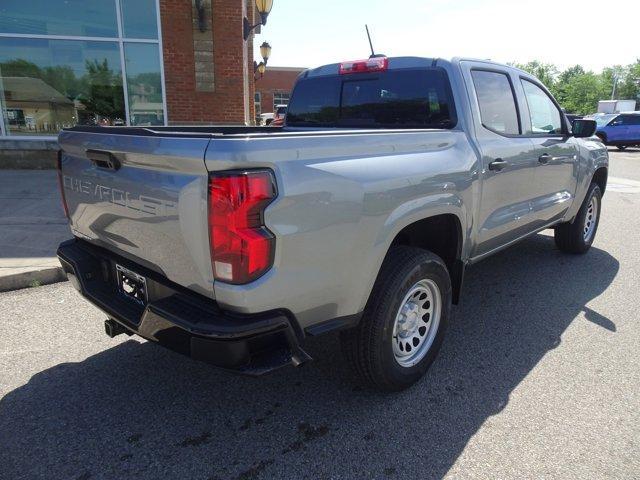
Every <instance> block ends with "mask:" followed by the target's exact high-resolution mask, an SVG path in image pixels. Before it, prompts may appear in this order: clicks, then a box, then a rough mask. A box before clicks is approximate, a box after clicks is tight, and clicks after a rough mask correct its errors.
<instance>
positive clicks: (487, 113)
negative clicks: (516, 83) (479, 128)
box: [471, 70, 520, 135]
mask: <svg viewBox="0 0 640 480" xmlns="http://www.w3.org/2000/svg"><path fill="white" fill-rule="evenodd" d="M471 76H472V78H473V85H474V86H475V90H476V95H477V97H478V105H479V106H480V117H481V119H482V125H484V126H485V127H486V128H488V129H489V130H493V131H494V132H497V133H502V134H507V135H518V134H519V133H520V125H519V122H518V110H517V109H516V101H515V97H514V95H513V90H512V89H511V82H510V81H509V77H508V76H507V75H506V74H505V73H500V72H489V71H485V70H472V71H471Z"/></svg>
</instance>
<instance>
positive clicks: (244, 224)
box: [209, 170, 276, 284]
mask: <svg viewBox="0 0 640 480" xmlns="http://www.w3.org/2000/svg"><path fill="white" fill-rule="evenodd" d="M274 198H276V184H275V180H274V178H273V174H272V173H271V172H270V171H268V170H249V171H243V172H230V173H224V174H221V175H212V176H211V177H209V245H210V247H211V263H212V265H213V275H214V277H215V279H216V280H221V281H223V282H227V283H234V284H242V283H248V282H251V281H253V280H255V279H257V278H258V277H260V276H261V275H263V274H264V273H265V272H266V271H267V270H269V268H271V265H272V264H273V252H274V248H275V237H274V236H273V234H272V233H271V232H270V231H269V230H268V229H267V228H266V227H265V226H264V210H265V208H266V207H267V205H269V204H270V203H271V202H272V201H273V199H274Z"/></svg>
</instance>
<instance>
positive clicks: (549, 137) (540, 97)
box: [518, 76, 579, 227]
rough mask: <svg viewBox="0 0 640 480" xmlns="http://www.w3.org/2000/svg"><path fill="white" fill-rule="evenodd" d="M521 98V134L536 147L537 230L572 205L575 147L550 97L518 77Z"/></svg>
mask: <svg viewBox="0 0 640 480" xmlns="http://www.w3.org/2000/svg"><path fill="white" fill-rule="evenodd" d="M518 90H520V91H519V92H518V94H519V95H522V96H524V99H525V102H524V103H525V108H524V112H523V115H522V116H523V130H524V133H525V134H526V135H528V136H530V138H531V141H532V142H533V144H534V146H535V155H536V157H537V164H536V167H535V175H534V186H535V192H534V195H533V196H532V197H531V209H532V214H533V215H534V217H535V218H536V222H537V224H538V226H540V227H542V226H544V225H545V224H547V223H549V222H551V221H553V220H556V219H559V218H561V217H562V216H563V215H564V213H565V212H566V211H567V209H568V208H569V206H570V205H571V203H572V200H573V197H574V195H575V191H576V186H577V174H578V153H579V152H578V146H577V144H576V141H575V138H574V137H571V136H570V135H569V131H568V126H567V123H566V121H565V120H564V115H563V113H562V111H561V110H560V108H559V107H558V105H557V104H556V102H555V101H554V100H553V98H552V97H551V96H550V95H549V93H548V92H547V91H546V90H545V89H544V88H543V87H542V86H541V85H540V84H538V83H537V81H535V80H534V79H533V78H524V77H522V76H521V77H520V79H519V84H518Z"/></svg>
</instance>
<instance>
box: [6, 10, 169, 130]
mask: <svg viewBox="0 0 640 480" xmlns="http://www.w3.org/2000/svg"><path fill="white" fill-rule="evenodd" d="M100 1H107V0H100ZM112 1H113V2H114V4H115V8H116V22H117V34H118V36H117V37H91V36H80V35H46V34H25V33H4V32H0V39H2V38H26V39H41V40H67V41H91V42H94V41H95V42H108V43H109V42H110V43H117V44H118V49H119V52H120V71H121V75H122V88H123V95H124V105H125V117H126V118H125V122H126V124H127V126H132V125H131V119H130V109H129V92H128V86H127V71H126V61H125V55H124V53H125V52H124V45H125V43H149V44H155V45H157V46H158V56H159V63H160V82H161V88H162V108H163V117H164V123H163V125H164V126H167V125H168V111H167V93H166V84H165V73H164V53H163V48H162V23H161V19H160V0H155V7H156V12H155V13H156V26H157V28H158V37H157V38H135V37H132V38H129V37H125V36H124V24H123V21H124V19H123V16H122V10H121V8H122V2H123V1H126V0H112ZM1 88H2V79H1V78H0V140H20V141H23V140H34V141H37V140H55V139H56V138H57V135H11V134H10V133H9V132H8V131H7V125H5V118H4V113H3V112H4V110H5V106H4V91H2V90H1Z"/></svg>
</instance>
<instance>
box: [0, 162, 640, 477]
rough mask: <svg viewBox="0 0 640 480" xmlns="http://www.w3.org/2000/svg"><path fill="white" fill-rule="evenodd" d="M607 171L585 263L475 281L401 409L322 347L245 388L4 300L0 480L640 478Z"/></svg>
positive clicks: (627, 216)
mask: <svg viewBox="0 0 640 480" xmlns="http://www.w3.org/2000/svg"><path fill="white" fill-rule="evenodd" d="M611 163H612V164H611V172H610V176H612V177H614V178H616V179H622V182H616V183H615V185H618V187H616V188H612V190H611V191H609V192H607V193H606V194H605V197H604V202H603V212H602V216H601V224H600V228H599V231H598V233H597V238H596V241H595V244H594V246H593V248H592V249H591V251H590V252H589V253H588V254H587V255H584V256H568V255H563V254H561V253H560V252H559V251H558V250H556V249H555V247H554V243H553V239H552V237H551V236H550V234H549V233H543V234H539V235H536V236H534V237H533V238H530V239H527V240H525V241H523V242H521V243H520V244H518V245H516V246H514V247H512V248H510V249H508V250H506V251H504V252H502V253H500V254H497V255H495V256H493V257H491V258H489V259H487V260H486V261H483V262H481V263H480V264H478V265H477V266H474V267H473V268H472V269H470V270H469V272H468V276H467V278H466V282H465V286H464V290H463V293H462V304H461V305H459V306H458V307H455V308H454V318H453V320H452V323H451V327H450V329H449V331H448V335H447V339H446V340H445V344H444V346H443V349H442V351H441V353H440V356H439V357H438V359H437V360H436V361H435V363H434V364H433V366H432V368H431V369H430V371H429V372H428V373H427V375H426V377H425V378H424V379H423V380H422V381H421V382H420V383H419V384H417V385H416V386H415V387H414V388H412V389H410V390H408V391H405V392H403V393H400V394H392V395H382V394H378V393H374V392H371V391H369V390H367V389H363V388H362V387H359V386H358V385H357V384H356V382H355V379H354V378H353V376H352V374H351V373H350V371H349V370H348V368H347V367H346V365H345V363H344V361H343V358H342V354H341V352H340V349H339V346H338V341H337V340H338V339H337V337H336V336H335V335H331V336H327V337H319V338H315V339H311V341H310V342H309V343H308V345H307V346H308V351H309V353H310V354H311V356H312V357H314V359H315V360H314V361H313V362H311V363H310V364H308V365H307V366H305V367H303V368H300V369H294V368H287V369H284V370H281V371H279V372H276V373H275V374H272V375H269V376H266V377H261V378H258V379H255V378H247V377H242V376H236V375H233V374H229V373H225V372H222V371H219V370H216V369H213V368H211V367H210V366H208V365H206V364H202V363H198V362H194V361H191V360H189V359H186V358H183V357H181V356H179V355H177V354H174V353H172V352H169V351H167V350H165V349H162V348H161V347H158V346H156V345H153V344H151V343H147V342H144V341H141V340H137V339H135V338H134V337H131V338H127V337H125V338H122V337H118V338H116V339H109V338H108V337H106V336H105V335H104V333H103V331H102V322H103V320H104V318H105V316H104V314H102V313H101V312H100V311H98V310H97V309H96V308H94V307H93V306H91V305H90V304H88V303H87V302H86V301H84V300H82V299H81V298H80V296H79V295H78V294H77V293H76V292H75V290H73V289H72V287H71V286H70V285H69V284H68V283H60V284H56V285H50V286H44V287H38V288H34V289H25V290H20V291H15V292H8V293H2V294H0V372H1V373H0V478H1V479H3V480H4V479H12V480H13V479H23V478H24V479H40V478H42V479H52V478H55V479H67V478H69V479H83V480H88V479H91V480H93V479H114V478H116V479H158V478H171V479H174V478H175V479H185V480H186V479H202V480H205V479H244V480H247V479H267V478H282V479H284V478H287V479H289V478H291V479H304V478H309V479H342V478H358V479H365V478H366V479H369V478H376V479H387V478H391V479H392V478H420V479H431V478H442V477H445V478H452V479H453V478H455V479H458V478H463V479H471V478H473V479H476V478H477V479H487V478H492V479H493V478H495V479H498V478H499V479H526V478H536V479H541V478H553V479H563V480H564V479H580V480H584V479H630V480H631V479H637V478H638V477H640V368H639V365H640V313H639V310H640V309H639V307H640V300H639V297H638V292H639V291H640V274H639V273H638V272H639V271H640V215H638V213H639V212H640V189H638V188H635V189H634V188H626V187H625V185H626V186H627V187H628V186H632V187H633V185H634V183H633V182H631V183H629V182H628V181H633V180H636V181H637V180H640V151H638V150H636V151H635V152H632V151H628V152H623V153H617V152H615V153H613V154H612V161H611ZM625 182H627V183H626V184H625Z"/></svg>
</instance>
